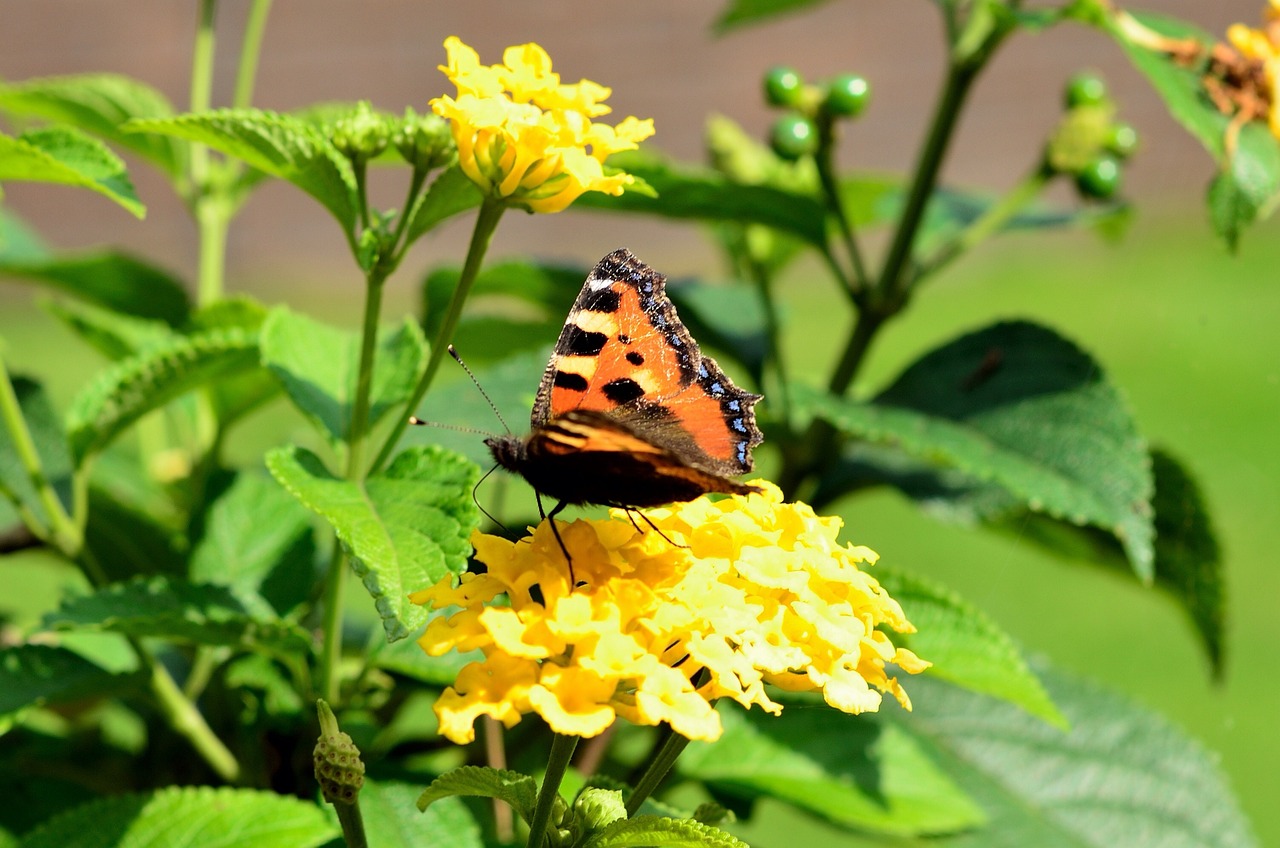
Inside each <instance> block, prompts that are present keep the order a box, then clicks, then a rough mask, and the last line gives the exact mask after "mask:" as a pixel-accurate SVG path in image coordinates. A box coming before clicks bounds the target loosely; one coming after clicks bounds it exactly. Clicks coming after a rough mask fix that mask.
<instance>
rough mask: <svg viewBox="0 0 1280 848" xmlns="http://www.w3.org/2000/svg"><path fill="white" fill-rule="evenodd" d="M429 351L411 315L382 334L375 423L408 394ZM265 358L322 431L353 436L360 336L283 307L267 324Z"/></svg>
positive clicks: (373, 391)
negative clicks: (353, 411)
mask: <svg viewBox="0 0 1280 848" xmlns="http://www.w3.org/2000/svg"><path fill="white" fill-rule="evenodd" d="M426 356H427V351H426V342H425V341H424V340H423V338H422V330H421V329H419V328H418V325H417V324H415V323H414V322H413V321H411V320H408V319H406V320H405V322H404V323H403V324H401V325H400V326H399V327H397V328H395V329H394V330H383V331H382V332H381V333H379V341H378V351H377V359H376V361H375V366H374V370H373V383H372V385H371V387H370V393H369V426H370V427H372V426H373V425H374V424H376V423H377V422H378V421H379V420H380V419H381V418H382V417H383V416H384V415H386V414H387V413H388V412H390V411H391V410H393V409H395V408H396V407H398V406H399V405H400V404H402V403H404V402H405V401H407V400H408V399H409V396H410V395H411V394H412V393H413V389H414V386H415V385H416V384H417V381H418V376H419V375H420V374H421V373H422V369H423V367H425V364H426ZM262 361H263V364H265V365H266V366H267V367H268V368H270V369H271V371H272V373H273V374H275V375H276V377H277V378H278V379H279V381H280V384H281V385H282V386H283V387H284V390H285V392H287V393H288V395H289V397H290V398H291V399H292V400H293V402H294V405H295V406H297V407H298V409H299V410H301V411H302V412H303V413H304V414H305V415H306V416H307V417H308V419H310V420H311V421H312V422H313V423H314V424H315V425H316V426H317V427H318V428H319V429H320V431H321V432H322V433H324V434H325V435H326V436H327V437H328V438H330V439H331V440H332V441H333V442H335V443H336V442H339V441H343V440H345V439H346V438H347V437H348V427H350V424H351V412H352V405H353V404H354V402H355V393H356V380H357V377H358V374H359V368H360V338H359V336H358V335H356V334H355V333H350V332H346V331H343V330H338V329H335V328H333V327H329V326H327V325H325V324H320V323H319V322H316V321H313V320H312V319H310V318H308V317H306V316H304V315H298V314H296V313H294V312H290V311H289V310H288V309H286V308H284V307H279V308H277V309H275V310H273V311H272V313H271V316H270V317H269V318H268V319H267V321H266V323H265V324H264V325H263V327H262Z"/></svg>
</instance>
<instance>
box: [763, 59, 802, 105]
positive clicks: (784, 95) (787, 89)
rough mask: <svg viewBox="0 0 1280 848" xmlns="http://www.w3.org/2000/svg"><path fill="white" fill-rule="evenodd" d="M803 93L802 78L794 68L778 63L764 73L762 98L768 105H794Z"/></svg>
mask: <svg viewBox="0 0 1280 848" xmlns="http://www.w3.org/2000/svg"><path fill="white" fill-rule="evenodd" d="M803 93H804V79H803V78H802V77H801V76H800V74H799V73H798V72H797V71H796V70H795V68H788V67H786V66H785V65H779V66H777V67H775V68H772V69H770V70H769V72H768V73H767V74H765V75H764V99H765V101H766V102H767V103H768V104H769V105H770V106H795V105H796V104H798V103H799V102H800V96H801V95H802V94H803Z"/></svg>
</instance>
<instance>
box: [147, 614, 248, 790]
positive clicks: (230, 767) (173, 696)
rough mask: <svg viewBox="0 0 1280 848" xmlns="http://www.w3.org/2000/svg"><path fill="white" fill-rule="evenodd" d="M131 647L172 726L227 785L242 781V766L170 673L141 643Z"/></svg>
mask: <svg viewBox="0 0 1280 848" xmlns="http://www.w3.org/2000/svg"><path fill="white" fill-rule="evenodd" d="M129 644H130V645H132V646H133V649H134V651H136V652H137V654H138V658H139V659H140V660H141V661H142V664H143V666H144V667H145V668H146V669H147V671H148V672H149V673H150V678H151V679H150V684H151V692H152V694H154V695H155V699H156V704H157V706H158V707H159V708H160V712H161V713H162V714H163V715H164V717H165V720H166V721H167V722H168V724H169V726H170V727H171V728H173V730H174V731H175V732H177V733H178V735H180V736H182V737H183V738H184V739H186V740H187V741H188V742H190V743H191V747H193V748H195V749H196V752H197V753H199V754H200V756H201V757H202V758H203V759H204V761H205V762H206V763H208V764H209V767H210V768H212V769H213V770H214V771H215V772H217V774H218V776H219V777H221V778H222V779H223V780H225V781H227V782H228V783H235V782H237V781H238V780H239V779H240V764H239V763H238V762H236V758H235V755H233V754H232V753H231V751H230V750H228V749H227V746H226V745H223V744H222V740H221V739H219V738H218V737H217V736H215V735H214V733H213V730H212V729H210V727H209V725H208V724H207V723H206V722H205V720H204V716H203V715H202V714H201V713H200V710H199V709H197V708H196V705H195V704H193V703H192V702H191V701H190V700H188V699H187V698H186V696H184V695H183V694H182V690H181V689H179V688H178V684H176V683H175V682H174V681H173V678H172V677H170V676H169V672H168V671H166V670H165V668H164V666H162V665H160V663H159V662H157V661H156V659H155V658H154V657H153V656H151V654H150V652H149V651H147V650H146V648H145V647H144V646H143V645H142V643H140V642H138V641H137V640H136V639H133V638H130V639H129Z"/></svg>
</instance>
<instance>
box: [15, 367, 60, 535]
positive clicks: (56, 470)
mask: <svg viewBox="0 0 1280 848" xmlns="http://www.w3.org/2000/svg"><path fill="white" fill-rule="evenodd" d="M12 385H13V392H14V394H15V395H17V398H18V408H19V409H20V410H21V411H22V418H23V420H24V421H26V424H27V430H28V431H29V432H30V434H31V441H32V443H33V444H34V446H35V450H36V455H37V456H38V457H39V458H40V467H41V470H42V472H43V474H44V479H45V480H46V481H47V482H48V483H49V484H50V485H51V486H52V487H53V490H54V492H55V493H56V494H57V495H58V500H59V502H60V503H61V504H62V507H63V509H64V510H66V511H67V512H68V513H69V512H70V511H71V456H70V453H69V452H68V450H67V439H66V436H65V435H64V434H63V432H62V423H61V422H60V421H59V420H58V415H57V413H56V412H54V409H53V404H52V402H51V401H50V400H49V396H48V395H47V394H45V391H44V386H43V385H41V384H40V383H38V382H36V381H35V380H30V379H27V378H26V377H20V376H15V377H13V378H12ZM0 495H3V496H6V497H8V498H9V499H10V500H13V501H15V502H16V503H18V504H21V505H22V506H24V507H26V508H27V509H29V510H31V512H32V513H33V514H34V515H35V517H36V518H37V519H38V520H40V521H41V522H42V523H43V525H44V526H45V527H46V528H47V527H49V515H48V513H47V511H46V510H45V508H44V504H42V503H41V502H40V496H39V494H38V492H37V490H36V486H35V485H34V484H33V483H32V481H31V478H30V477H29V476H28V474H27V470H26V468H24V467H23V465H22V461H21V459H19V456H18V451H17V448H16V446H15V445H14V443H13V438H12V436H10V434H9V428H8V427H4V426H0Z"/></svg>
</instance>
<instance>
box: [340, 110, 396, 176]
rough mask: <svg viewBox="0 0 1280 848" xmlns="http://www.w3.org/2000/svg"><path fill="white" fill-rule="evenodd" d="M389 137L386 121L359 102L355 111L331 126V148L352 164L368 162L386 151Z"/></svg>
mask: <svg viewBox="0 0 1280 848" xmlns="http://www.w3.org/2000/svg"><path fill="white" fill-rule="evenodd" d="M390 136H391V132H390V129H389V128H388V126H387V120H386V118H385V117H383V116H382V115H379V114H378V113H377V112H375V111H373V107H371V106H370V105H369V104H368V102H366V101H364V100H361V101H360V102H359V103H357V104H356V109H355V111H354V112H351V113H350V114H348V115H345V116H344V117H341V118H339V119H338V120H337V122H336V123H335V124H334V125H333V132H332V134H331V136H330V137H331V139H332V140H333V146H334V147H336V148H338V150H339V151H340V152H341V153H342V155H343V156H346V157H347V158H348V159H350V160H351V161H352V162H368V161H369V160H370V159H372V158H374V157H375V156H377V155H378V154H379V153H381V152H382V151H384V150H386V149H387V141H388V139H389V138H390Z"/></svg>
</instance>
